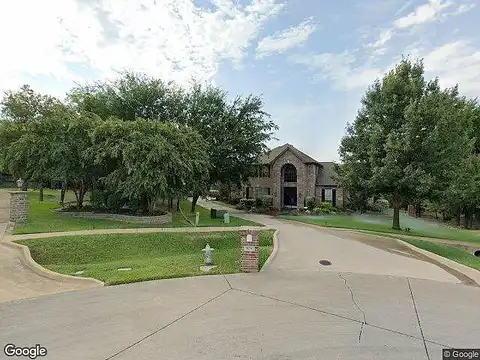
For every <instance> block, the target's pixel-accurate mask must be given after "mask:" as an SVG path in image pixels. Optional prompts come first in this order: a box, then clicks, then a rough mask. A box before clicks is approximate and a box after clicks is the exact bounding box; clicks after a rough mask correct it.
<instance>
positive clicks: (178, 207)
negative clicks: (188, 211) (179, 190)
mask: <svg viewBox="0 0 480 360" xmlns="http://www.w3.org/2000/svg"><path fill="white" fill-rule="evenodd" d="M176 209H177V211H180V199H178V198H177V207H176Z"/></svg>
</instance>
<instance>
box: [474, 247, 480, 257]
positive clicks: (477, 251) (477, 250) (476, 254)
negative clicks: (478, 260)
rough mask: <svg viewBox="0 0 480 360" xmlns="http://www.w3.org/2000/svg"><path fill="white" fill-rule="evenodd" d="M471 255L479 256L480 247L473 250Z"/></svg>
mask: <svg viewBox="0 0 480 360" xmlns="http://www.w3.org/2000/svg"><path fill="white" fill-rule="evenodd" d="M473 255H475V256H476V257H480V249H476V250H473Z"/></svg>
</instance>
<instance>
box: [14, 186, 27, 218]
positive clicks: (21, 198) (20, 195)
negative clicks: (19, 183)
mask: <svg viewBox="0 0 480 360" xmlns="http://www.w3.org/2000/svg"><path fill="white" fill-rule="evenodd" d="M27 216H28V200H27V192H26V191H10V221H12V222H14V223H25V222H27Z"/></svg>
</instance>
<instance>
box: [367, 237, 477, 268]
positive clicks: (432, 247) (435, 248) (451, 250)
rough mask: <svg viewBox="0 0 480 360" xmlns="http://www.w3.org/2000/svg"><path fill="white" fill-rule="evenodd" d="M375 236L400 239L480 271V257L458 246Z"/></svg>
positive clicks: (423, 240) (425, 240)
mask: <svg viewBox="0 0 480 360" xmlns="http://www.w3.org/2000/svg"><path fill="white" fill-rule="evenodd" d="M374 234H376V235H379V236H386V237H391V238H397V239H400V240H402V241H405V242H407V243H409V244H412V245H413V246H416V247H418V248H420V249H424V250H427V251H429V252H431V253H434V254H437V255H440V256H442V257H444V258H447V259H450V260H453V261H455V262H457V263H460V264H463V265H466V266H469V267H471V268H473V269H476V270H480V257H477V256H474V255H473V254H472V253H471V252H468V251H466V250H464V249H461V248H458V247H456V246H451V245H447V244H439V243H434V242H432V241H428V240H427V239H413V238H409V237H405V236H401V235H399V236H395V235H393V234H385V233H379V232H375V233H374Z"/></svg>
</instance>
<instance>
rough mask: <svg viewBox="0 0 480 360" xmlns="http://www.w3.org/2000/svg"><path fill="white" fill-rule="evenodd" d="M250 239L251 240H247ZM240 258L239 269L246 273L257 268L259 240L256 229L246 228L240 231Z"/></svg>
mask: <svg viewBox="0 0 480 360" xmlns="http://www.w3.org/2000/svg"><path fill="white" fill-rule="evenodd" d="M249 240H251V241H249ZM240 242H241V246H242V260H241V270H242V272H246V273H253V272H258V270H259V251H260V249H259V242H258V231H252V230H246V231H242V232H241V239H240Z"/></svg>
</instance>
